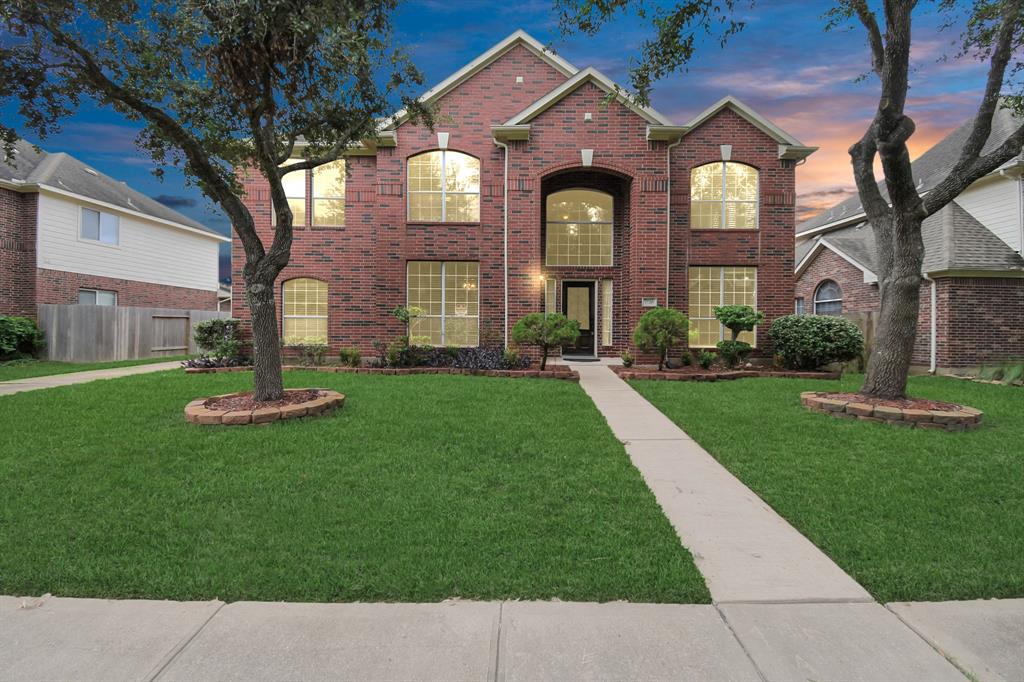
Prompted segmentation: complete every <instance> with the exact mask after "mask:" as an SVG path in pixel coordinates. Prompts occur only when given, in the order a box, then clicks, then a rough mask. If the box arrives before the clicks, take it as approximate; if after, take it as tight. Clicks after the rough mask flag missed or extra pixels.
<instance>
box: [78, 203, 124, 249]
mask: <svg viewBox="0 0 1024 682" xmlns="http://www.w3.org/2000/svg"><path fill="white" fill-rule="evenodd" d="M86 211H90V212H91V213H95V214H96V216H97V218H96V221H97V222H96V230H97V234H96V239H93V238H92V237H86V236H85V212H86ZM105 215H106V216H109V217H111V218H113V219H114V241H112V242H105V241H103V227H102V226H103V216H105ZM78 240H79V241H83V242H88V243H89V244H99V245H100V246H108V247H112V248H119V247H120V246H121V216H119V215H117V214H116V213H110V212H109V211H101V210H99V209H97V208H89V207H88V206H80V207H79V211H78Z"/></svg>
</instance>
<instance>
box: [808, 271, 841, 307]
mask: <svg viewBox="0 0 1024 682" xmlns="http://www.w3.org/2000/svg"><path fill="white" fill-rule="evenodd" d="M842 312H843V290H842V289H840V288H839V285H838V284H836V283H835V282H833V281H832V280H830V279H826V280H825V281H824V282H822V283H821V284H819V285H818V288H817V289H815V290H814V314H815V315H839V314H841V313H842Z"/></svg>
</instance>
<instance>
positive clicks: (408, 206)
mask: <svg viewBox="0 0 1024 682" xmlns="http://www.w3.org/2000/svg"><path fill="white" fill-rule="evenodd" d="M438 152H440V154H441V192H440V194H441V220H440V221H435V220H419V219H415V220H414V219H413V217H412V215H411V213H412V195H413V194H438V192H435V191H433V190H426V189H417V190H412V189H409V163H410V162H411V161H412V160H413V159H415V158H416V157H418V156H424V155H425V154H437V153H438ZM449 152H451V153H453V154H461V155H462V156H466V157H469V158H471V159H473V160H475V161H476V162H477V166H478V168H479V170H480V175H481V178H480V180H483V167H482V164H481V163H480V159H479V158H478V157H476V156H473V155H472V154H467V153H466V152H460V151H458V150H457V149H428V150H426V151H422V152H419V153H417V154H413V155H412V156H409V157H408V158H406V160H405V195H406V196H405V220H406V222H409V223H416V224H420V223H435V222H442V223H447V222H448V202H447V201H446V200H447V198H448V195H449V194H451V195H453V196H454V195H461V196H473V195H476V197H477V201H476V211H477V215H476V220H459V221H453V222H456V223H479V222H480V210H481V206H480V199H481V194H482V193H481V191H480V184H481V183H480V182H479V181H478V183H477V189H476V191H475V192H449V191H448V189H447V188H446V187H445V184H446V183H445V180H446V179H447V177H446V174H447V172H448V153H449Z"/></svg>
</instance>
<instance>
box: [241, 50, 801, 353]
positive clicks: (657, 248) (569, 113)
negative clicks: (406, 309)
mask: <svg viewBox="0 0 1024 682" xmlns="http://www.w3.org/2000/svg"><path fill="white" fill-rule="evenodd" d="M615 91H616V85H615V84H614V83H613V82H611V81H610V80H609V79H608V78H607V77H605V76H604V75H603V74H601V73H600V72H599V71H597V70H595V69H593V68H587V69H582V70H581V69H577V68H576V67H574V66H572V65H571V64H569V63H568V62H566V61H565V60H564V59H562V58H560V57H558V56H555V55H553V54H551V53H550V52H548V51H546V50H545V49H544V48H543V46H542V45H541V44H540V43H539V42H538V41H536V40H535V39H534V38H532V37H530V36H529V35H527V34H526V33H524V32H522V31H517V32H516V33H514V34H512V35H511V36H509V37H508V38H506V39H505V40H503V41H501V42H500V43H498V44H497V45H495V46H494V47H492V48H491V49H490V50H488V51H487V52H485V53H484V54H482V55H481V56H480V57H478V58H477V59H476V60H474V61H473V62H471V63H470V64H468V65H466V66H465V67H464V68H462V69H460V70H459V71H457V72H456V73H454V74H452V75H451V76H450V77H449V78H447V79H446V80H444V81H443V82H442V83H440V84H439V85H437V86H436V87H435V88H433V89H432V90H430V91H428V92H427V93H426V94H425V95H424V96H423V100H424V101H426V102H429V103H431V104H433V105H436V106H437V108H438V116H437V123H436V129H435V130H434V131H431V130H429V129H427V128H425V127H423V126H419V125H415V124H413V123H412V122H410V121H408V120H407V117H406V115H405V113H404V112H398V113H397V114H395V115H394V116H393V117H391V118H390V119H388V120H387V121H386V122H384V123H383V124H382V126H381V130H380V133H379V135H378V137H377V138H376V139H375V140H372V141H368V142H366V143H365V144H364V145H362V146H360V147H358V148H356V149H353V150H352V151H351V153H350V154H348V155H347V156H346V159H345V160H344V161H342V162H339V163H336V164H333V165H331V166H327V167H323V168H321V169H318V170H317V171H314V172H309V173H297V174H293V175H288V176H285V184H286V187H285V189H286V193H287V195H288V197H289V201H290V202H291V205H292V209H293V212H294V214H295V222H296V229H295V240H294V244H293V246H292V257H291V263H290V264H289V265H288V266H287V268H286V269H285V270H284V271H283V272H282V274H281V276H280V278H279V285H280V291H279V294H280V295H279V297H278V300H279V302H280V303H279V305H280V306H281V307H280V308H279V313H280V314H281V319H282V333H283V338H284V340H285V343H286V344H296V343H301V342H303V341H309V340H313V339H318V340H321V341H322V340H324V339H326V340H327V342H328V343H329V344H330V345H331V347H332V349H337V348H338V347H339V346H349V345H352V346H358V347H360V348H361V349H362V350H363V351H364V353H366V352H369V351H370V350H371V347H372V345H371V344H372V342H373V341H374V340H382V341H390V340H392V339H394V337H396V336H398V335H400V334H404V333H405V329H404V327H403V326H402V324H401V323H400V322H399V321H398V320H396V319H395V317H394V316H393V315H392V314H391V311H392V310H393V309H394V308H395V307H396V306H401V305H408V306H414V307H417V308H419V309H420V310H421V311H423V312H422V314H421V315H420V316H419V317H417V318H415V319H413V320H412V323H411V329H410V330H409V332H410V334H411V336H412V338H413V340H414V341H416V342H419V343H429V344H433V345H454V346H476V345H478V344H481V343H484V344H487V343H496V344H502V343H506V344H507V343H509V333H510V329H511V326H512V325H513V324H515V322H516V320H518V319H519V318H520V317H522V316H523V315H525V314H527V313H531V312H539V311H543V310H547V311H550V312H556V311H559V312H563V313H565V314H567V315H568V316H569V317H571V318H574V319H576V320H578V321H579V322H580V327H581V330H582V332H583V333H582V335H581V336H580V340H579V342H578V344H577V345H576V347H574V348H569V349H563V350H564V351H565V352H567V353H568V352H572V353H575V354H578V355H585V356H594V355H600V356H611V355H617V354H619V353H620V352H622V351H623V350H625V349H626V348H628V347H629V346H630V345H631V343H632V341H631V337H632V330H633V328H634V326H635V325H636V322H637V320H638V318H639V317H640V315H641V314H642V313H643V312H644V311H645V309H647V308H650V307H653V306H665V305H668V306H671V307H674V308H678V309H681V310H683V311H686V312H688V314H689V315H690V318H691V319H692V320H693V324H694V326H695V328H696V329H697V331H698V339H697V340H696V342H695V343H694V344H692V345H695V346H701V347H711V346H714V345H715V344H716V343H717V342H718V341H719V340H720V339H721V338H723V330H722V328H721V325H720V324H719V323H718V322H717V321H716V320H715V319H714V312H713V309H714V307H715V306H717V305H722V304H731V303H735V304H749V305H752V306H755V307H756V308H758V309H760V310H762V311H764V312H765V313H766V315H767V318H768V321H769V322H770V321H771V320H772V319H773V318H775V317H778V316H780V315H787V314H789V313H791V312H792V305H793V282H794V278H793V266H794V262H793V238H792V230H793V226H794V222H795V219H794V197H795V194H794V182H795V166H796V164H797V163H798V162H799V161H800V160H801V159H803V158H805V157H807V156H808V155H809V154H810V153H811V152H813V151H814V148H810V147H805V146H804V145H802V144H800V142H799V141H797V140H796V139H795V138H793V137H792V136H791V135H789V134H787V133H785V132H783V131H782V130H780V129H779V128H778V127H776V126H775V125H773V124H772V123H770V122H769V121H767V120H765V119H764V118H763V117H761V116H759V115H758V114H757V113H756V112H754V111H752V110H751V109H750V108H749V107H747V106H745V105H744V104H742V103H741V102H739V101H737V100H735V99H733V98H731V97H726V98H724V99H722V100H720V101H719V102H717V103H716V104H714V105H713V106H711V107H709V108H708V109H707V110H705V111H704V112H703V113H701V114H699V115H698V116H697V117H696V118H694V119H693V120H691V121H689V122H687V123H685V124H681V125H677V124H675V123H673V122H672V121H670V120H668V119H667V118H666V117H665V116H664V115H662V114H660V113H658V112H657V111H654V110H653V109H650V108H641V107H637V106H633V105H632V104H630V103H626V102H624V101H621V100H614V101H611V102H609V101H608V100H609V95H610V94H611V93H614V92H615ZM346 170H347V172H346ZM242 176H243V177H242V179H243V182H244V183H245V187H246V190H247V193H248V198H247V204H248V206H249V208H250V209H251V210H252V212H253V215H254V217H255V218H256V221H257V226H258V229H259V231H260V233H261V235H262V236H263V238H264V240H266V241H268V242H269V240H270V236H271V232H272V230H273V226H272V211H271V202H270V197H269V190H268V186H267V182H266V180H265V178H263V177H262V175H260V174H259V173H258V172H257V171H255V170H249V171H245V172H243V173H242ZM233 248H234V249H235V252H234V254H233V255H234V258H233V263H234V277H233V279H234V281H235V282H236V284H237V286H235V287H234V307H233V310H234V313H235V315H236V316H238V317H240V318H242V319H243V320H248V319H249V311H248V308H247V304H246V301H245V287H244V278H243V277H242V273H241V265H242V264H243V263H244V261H245V258H244V254H243V252H242V250H241V247H240V245H239V244H238V243H236V244H234V245H233ZM767 328H768V327H767V325H762V327H761V328H760V329H758V330H757V333H756V343H757V345H758V346H759V352H760V353H762V354H764V353H766V352H769V349H768V348H767V346H768V339H767V334H766V333H765V332H766V331H767ZM751 337H752V338H751V340H755V339H754V338H753V335H751Z"/></svg>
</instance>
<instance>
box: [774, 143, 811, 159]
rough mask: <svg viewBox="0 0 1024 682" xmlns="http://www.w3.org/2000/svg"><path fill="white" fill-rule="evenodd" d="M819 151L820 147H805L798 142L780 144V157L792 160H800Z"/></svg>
mask: <svg viewBox="0 0 1024 682" xmlns="http://www.w3.org/2000/svg"><path fill="white" fill-rule="evenodd" d="M816 151H818V147H805V146H803V145H797V144H780V145H779V158H780V159H785V160H792V161H800V160H802V159H806V158H807V157H808V156H810V155H811V154H813V153H814V152H816Z"/></svg>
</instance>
